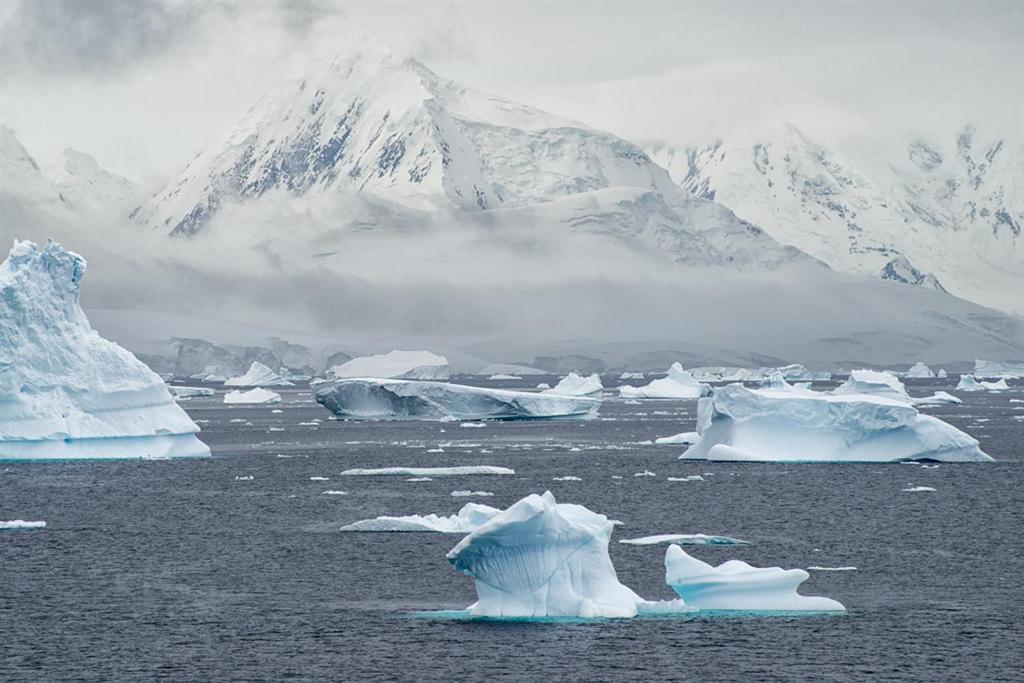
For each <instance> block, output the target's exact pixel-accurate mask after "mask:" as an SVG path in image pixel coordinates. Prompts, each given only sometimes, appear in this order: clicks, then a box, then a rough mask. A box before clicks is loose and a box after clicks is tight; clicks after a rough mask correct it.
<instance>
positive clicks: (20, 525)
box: [0, 519, 46, 530]
mask: <svg viewBox="0 0 1024 683" xmlns="http://www.w3.org/2000/svg"><path fill="white" fill-rule="evenodd" d="M45 526H46V522H26V521H25V520H23V519H12V520H10V521H8V522H0V529H7V530H17V529H42V528H44V527H45Z"/></svg>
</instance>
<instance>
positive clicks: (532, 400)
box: [311, 379, 601, 420]
mask: <svg viewBox="0 0 1024 683" xmlns="http://www.w3.org/2000/svg"><path fill="white" fill-rule="evenodd" d="M311 388H312V390H313V398H314V399H315V400H316V402H317V403H319V404H320V405H322V406H323V407H324V408H326V409H327V410H329V411H330V412H332V413H333V414H335V415H337V416H338V417H343V418H353V419H369V420H524V419H540V418H589V417H593V416H594V415H595V414H597V411H598V409H599V408H600V407H601V401H600V399H595V398H588V397H583V396H562V395H558V394H541V393H535V392H527V391H509V390H504V389H490V388H485V387H471V386H464V385H460V384H448V383H446V382H429V381H409V380H394V379H335V380H321V381H317V382H314V383H313V384H312V385H311Z"/></svg>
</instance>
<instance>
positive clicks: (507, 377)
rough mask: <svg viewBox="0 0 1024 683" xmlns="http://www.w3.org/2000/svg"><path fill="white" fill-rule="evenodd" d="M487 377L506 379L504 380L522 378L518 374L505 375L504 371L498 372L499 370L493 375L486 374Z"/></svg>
mask: <svg viewBox="0 0 1024 683" xmlns="http://www.w3.org/2000/svg"><path fill="white" fill-rule="evenodd" d="M487 379H490V380H500V381H506V380H517V379H522V377H520V376H519V375H506V374H504V373H500V372H499V373H498V374H495V375H488V377H487Z"/></svg>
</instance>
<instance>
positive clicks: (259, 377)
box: [224, 360, 292, 387]
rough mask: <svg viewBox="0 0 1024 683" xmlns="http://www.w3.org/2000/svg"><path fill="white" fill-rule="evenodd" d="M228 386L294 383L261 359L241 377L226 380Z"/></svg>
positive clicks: (273, 385)
mask: <svg viewBox="0 0 1024 683" xmlns="http://www.w3.org/2000/svg"><path fill="white" fill-rule="evenodd" d="M224 386H226V387H290V386H292V383H291V382H289V381H288V380H287V379H285V378H284V377H282V376H281V375H279V374H277V373H276V372H274V371H273V370H271V369H270V368H268V367H267V366H266V365H264V364H263V363H260V362H259V361H255V360H254V361H253V362H252V365H250V366H249V369H248V370H247V371H246V372H245V374H244V375H241V376H239V377H232V378H231V379H229V380H227V381H225V382H224Z"/></svg>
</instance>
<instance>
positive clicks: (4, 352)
mask: <svg viewBox="0 0 1024 683" xmlns="http://www.w3.org/2000/svg"><path fill="white" fill-rule="evenodd" d="M85 271H86V263H85V259H83V258H82V257H81V256H79V255H78V254H75V253H73V252H70V251H66V250H65V249H64V248H63V247H62V246H61V245H60V244H58V243H56V242H50V243H49V244H47V245H46V246H45V247H44V248H42V249H40V248H39V247H38V246H37V245H36V244H34V243H32V242H29V241H24V242H19V241H15V242H14V246H13V248H12V249H11V252H10V255H9V256H8V257H7V259H6V260H4V262H3V263H2V264H0V460H50V459H53V460H56V459H68V458H90V459H93V458H177V457H197V456H208V455H209V454H210V449H209V448H208V447H207V446H206V445H205V444H203V443H202V442H201V441H200V440H199V439H198V438H197V437H196V434H197V433H198V432H199V427H198V426H197V425H196V423H195V422H193V421H192V420H191V419H190V418H189V416H188V415H186V414H185V411H184V410H182V409H181V407H180V406H179V405H178V404H177V403H176V402H175V400H174V398H173V397H172V396H171V393H170V391H169V390H168V388H167V385H166V384H165V383H164V380H163V379H161V378H160V376H159V375H157V374H156V373H154V372H153V371H152V370H150V369H149V368H148V367H147V366H146V365H145V364H143V363H142V361H140V360H139V359H138V358H136V357H135V356H134V355H132V354H131V353H130V352H128V351H126V350H125V349H123V348H121V347H120V346H118V345H117V344H115V343H114V342H112V341H109V340H107V339H104V338H103V337H101V336H100V335H99V334H98V333H97V332H96V331H95V330H94V329H93V328H92V326H91V325H90V324H89V320H88V319H87V318H86V316H85V313H84V312H83V311H82V308H81V307H80V306H79V303H78V296H79V287H80V285H81V282H82V278H83V277H84V276H85Z"/></svg>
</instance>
